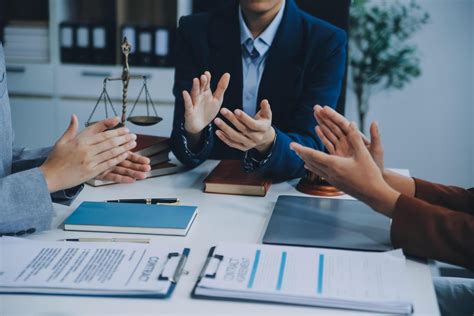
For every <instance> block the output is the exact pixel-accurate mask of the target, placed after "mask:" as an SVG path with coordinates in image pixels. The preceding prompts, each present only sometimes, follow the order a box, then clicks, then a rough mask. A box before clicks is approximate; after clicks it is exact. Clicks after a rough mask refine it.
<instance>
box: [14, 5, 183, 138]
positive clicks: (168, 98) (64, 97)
mask: <svg viewBox="0 0 474 316" xmlns="http://www.w3.org/2000/svg"><path fill="white" fill-rule="evenodd" d="M70 1H88V0H49V43H50V62H49V63H44V64H33V63H31V64H27V63H23V64H19V63H9V62H8V60H7V80H8V90H9V95H10V103H11V107H12V117H13V122H14V130H15V135H16V141H15V144H16V145H21V146H28V147H38V146H45V145H51V144H53V143H54V141H55V140H56V139H57V138H58V137H60V136H61V135H62V133H63V131H64V129H65V127H66V126H67V124H68V121H69V120H68V118H69V117H70V115H71V114H73V113H74V114H77V115H78V117H79V120H80V123H81V124H82V123H85V121H86V120H87V118H88V116H89V114H90V112H91V111H92V109H93V106H94V105H95V103H96V101H97V98H98V97H99V95H100V93H101V91H102V85H103V83H102V82H103V78H104V77H105V76H118V75H120V74H121V71H122V66H121V65H105V66H101V65H84V64H63V63H61V61H60V49H59V42H58V38H59V23H61V22H62V21H65V20H67V19H68V17H69V16H70V12H69V11H70V8H69V7H68V3H70ZM115 1H117V3H119V2H121V1H124V0H115ZM167 1H176V12H175V13H174V14H176V21H179V18H180V17H181V16H183V15H188V14H190V13H191V12H192V0H167ZM130 67H131V72H132V74H138V75H146V76H147V77H148V80H147V83H148V88H149V90H150V93H151V95H152V98H153V100H154V103H155V106H156V108H157V111H158V114H159V115H160V116H162V117H163V118H164V120H163V121H162V122H160V123H159V124H157V125H155V126H152V127H146V128H140V127H135V126H133V125H132V124H131V123H129V124H128V125H129V127H130V128H131V129H132V131H136V132H142V133H154V134H159V135H169V134H170V132H171V126H172V118H173V105H174V97H173V94H172V87H173V81H174V69H173V68H155V67H136V66H134V65H133V64H131V65H130ZM140 87H141V85H140V83H138V82H131V83H130V86H129V102H131V103H132V104H131V105H133V102H134V100H135V98H136V97H137V95H138V91H139V89H140ZM108 88H110V89H108V92H109V94H110V96H111V98H112V100H113V101H114V104H115V106H116V109H118V108H119V107H120V105H121V101H120V100H121V86H120V82H117V83H113V82H111V83H109V84H108ZM130 108H131V107H130ZM144 111H145V108H144V107H143V104H142V103H139V105H138V106H137V108H136V109H135V114H139V113H144ZM101 115H103V111H102V109H99V110H98V113H97V118H101V117H100V116H101ZM102 117H103V116H102ZM34 130H36V131H41V132H37V133H35V132H32V131H34ZM43 131H44V132H43Z"/></svg>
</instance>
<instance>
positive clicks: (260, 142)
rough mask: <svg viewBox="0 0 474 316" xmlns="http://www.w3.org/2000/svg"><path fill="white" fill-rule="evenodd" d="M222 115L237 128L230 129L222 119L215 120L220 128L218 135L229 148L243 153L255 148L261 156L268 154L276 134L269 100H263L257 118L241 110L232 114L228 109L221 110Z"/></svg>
mask: <svg viewBox="0 0 474 316" xmlns="http://www.w3.org/2000/svg"><path fill="white" fill-rule="evenodd" d="M221 114H222V115H223V116H224V117H225V118H226V119H228V120H229V122H231V123H232V125H234V127H235V128H232V127H230V126H229V125H228V124H226V123H225V122H224V121H223V120H221V119H220V118H216V119H215V120H214V123H216V125H217V127H218V128H219V130H217V131H216V135H217V137H219V138H220V140H222V141H223V142H224V143H225V144H227V146H229V147H232V148H236V149H239V150H241V151H248V150H250V149H252V148H255V149H256V150H258V151H259V152H260V153H261V154H266V153H267V152H268V151H269V150H270V148H271V147H272V145H273V141H274V140H275V135H276V133H275V129H274V128H273V127H272V110H271V108H270V104H269V103H268V100H263V101H262V102H261V103H260V111H258V113H257V114H256V115H255V118H252V117H250V116H248V115H247V114H246V113H245V112H243V111H241V110H235V111H234V113H232V112H231V111H230V110H228V109H226V108H223V109H221Z"/></svg>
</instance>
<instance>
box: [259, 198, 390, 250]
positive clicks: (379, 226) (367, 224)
mask: <svg viewBox="0 0 474 316" xmlns="http://www.w3.org/2000/svg"><path fill="white" fill-rule="evenodd" d="M263 243H264V244H277V245H293V246H309V247H324V248H337V249H350V250H365V251H386V250H391V249H393V248H392V245H391V242H390V219H389V218H388V217H386V216H384V215H381V214H379V213H377V212H375V211H374V210H372V209H371V208H370V207H368V206H367V205H365V204H364V203H362V202H360V201H355V200H337V199H325V198H312V197H300V196H286V195H282V196H280V197H279V198H278V200H277V202H276V204H275V208H274V209H273V214H272V216H271V218H270V221H269V223H268V226H267V230H266V232H265V235H264V237H263Z"/></svg>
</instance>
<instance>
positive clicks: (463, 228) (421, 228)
mask: <svg viewBox="0 0 474 316" xmlns="http://www.w3.org/2000/svg"><path fill="white" fill-rule="evenodd" d="M391 238H392V244H393V246H394V247H395V248H402V249H403V250H404V252H405V253H407V254H409V255H414V256H419V257H424V258H430V259H435V260H440V261H444V262H448V263H452V264H456V265H460V266H464V267H466V268H468V269H471V270H474V216H472V215H470V214H466V213H463V212H456V211H453V210H449V209H447V208H444V207H441V206H437V205H433V204H429V203H427V202H425V201H422V200H420V199H417V198H413V197H409V196H406V195H403V194H402V195H400V197H399V198H398V200H397V203H396V206H395V210H394V213H393V217H392V228H391Z"/></svg>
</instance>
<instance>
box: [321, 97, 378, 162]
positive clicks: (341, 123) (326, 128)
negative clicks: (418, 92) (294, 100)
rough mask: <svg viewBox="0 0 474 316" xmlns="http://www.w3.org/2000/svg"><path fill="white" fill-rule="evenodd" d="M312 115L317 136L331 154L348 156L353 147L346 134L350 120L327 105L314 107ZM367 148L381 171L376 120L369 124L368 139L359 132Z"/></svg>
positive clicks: (351, 152)
mask: <svg viewBox="0 0 474 316" xmlns="http://www.w3.org/2000/svg"><path fill="white" fill-rule="evenodd" d="M314 115H315V117H316V120H317V121H318V124H319V125H318V126H316V134H317V135H318V136H319V138H320V139H321V141H322V142H323V144H324V146H326V148H327V150H328V152H329V153H330V154H332V155H336V156H341V157H349V156H351V155H352V154H353V149H352V147H351V145H350V142H349V141H348V138H347V134H348V133H349V130H350V122H349V121H348V120H347V119H346V118H345V117H344V116H342V115H341V114H339V113H337V112H336V111H334V110H333V109H332V108H330V107H329V106H325V107H324V108H322V107H321V106H319V105H316V106H315V107H314ZM360 135H361V137H362V140H363V141H364V143H365V145H366V146H367V149H368V150H369V152H370V154H371V156H372V158H373V159H374V161H375V163H376V164H377V166H378V167H379V169H380V170H381V171H383V170H384V159H383V156H384V153H383V147H382V141H381V138H380V132H379V128H378V125H377V123H376V122H373V123H372V124H371V125H370V141H369V140H368V139H367V138H366V137H365V136H364V135H363V134H362V133H360Z"/></svg>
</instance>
